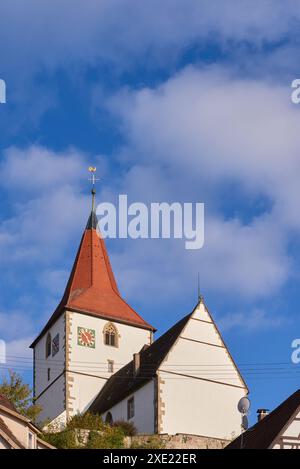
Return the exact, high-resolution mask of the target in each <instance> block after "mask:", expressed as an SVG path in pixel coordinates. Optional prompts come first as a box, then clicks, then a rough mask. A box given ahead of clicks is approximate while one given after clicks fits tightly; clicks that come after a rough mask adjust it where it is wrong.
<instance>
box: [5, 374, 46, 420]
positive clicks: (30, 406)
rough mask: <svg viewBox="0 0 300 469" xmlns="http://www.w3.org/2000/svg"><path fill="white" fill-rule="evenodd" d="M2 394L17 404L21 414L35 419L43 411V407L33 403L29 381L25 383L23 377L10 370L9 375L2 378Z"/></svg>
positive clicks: (16, 406)
mask: <svg viewBox="0 0 300 469" xmlns="http://www.w3.org/2000/svg"><path fill="white" fill-rule="evenodd" d="M0 394H2V395H3V396H5V397H7V399H8V400H9V401H10V402H11V403H12V404H13V405H14V406H15V408H16V410H17V411H18V412H20V414H22V415H24V416H25V417H27V418H29V419H30V420H34V419H35V418H36V417H37V416H38V414H39V413H40V412H41V410H42V409H41V407H40V406H38V405H36V404H34V403H33V398H32V390H31V389H30V387H29V385H28V384H27V383H24V382H23V380H22V377H21V376H20V375H18V374H17V373H15V372H14V371H11V370H9V372H8V377H6V376H4V377H3V378H2V384H0Z"/></svg>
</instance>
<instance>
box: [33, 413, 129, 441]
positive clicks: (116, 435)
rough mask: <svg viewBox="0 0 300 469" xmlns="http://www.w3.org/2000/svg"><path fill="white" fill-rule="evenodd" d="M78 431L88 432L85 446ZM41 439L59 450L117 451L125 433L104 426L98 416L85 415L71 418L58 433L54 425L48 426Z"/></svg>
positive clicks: (118, 428) (116, 427) (120, 429)
mask: <svg viewBox="0 0 300 469" xmlns="http://www.w3.org/2000/svg"><path fill="white" fill-rule="evenodd" d="M77 430H79V431H77ZM80 430H89V431H90V433H89V436H88V441H87V443H86V444H84V436H83V435H82V434H81V433H80ZM128 431H129V430H128ZM131 431H132V428H131ZM42 437H43V439H44V440H45V441H47V442H48V443H50V444H51V445H53V446H55V447H56V448H59V449H74V448H78V449H83V448H95V449H96V448H103V449H114V448H115V449H117V448H123V447H124V437H125V431H124V429H123V428H122V427H120V426H113V427H111V426H109V425H105V424H104V423H103V422H102V419H101V417H100V416H99V415H94V414H90V413H86V414H83V415H79V414H78V415H75V416H74V417H72V418H71V419H70V420H69V422H68V423H67V425H66V428H65V429H64V430H62V431H58V428H57V426H55V425H49V427H48V431H47V432H44V434H43V435H42Z"/></svg>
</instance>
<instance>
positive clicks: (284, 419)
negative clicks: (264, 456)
mask: <svg viewBox="0 0 300 469" xmlns="http://www.w3.org/2000/svg"><path fill="white" fill-rule="evenodd" d="M299 411H300V389H298V391H296V392H295V393H294V394H292V395H291V396H290V397H289V398H288V399H286V400H285V401H284V402H283V403H282V404H280V405H279V406H278V407H277V408H276V409H274V410H273V411H272V412H271V413H270V414H268V415H266V416H265V417H264V418H263V419H262V420H260V421H259V422H257V423H256V424H255V425H254V426H253V427H251V428H249V430H247V431H246V432H244V433H243V441H242V436H241V435H240V436H239V437H238V438H236V439H235V440H234V441H232V442H231V443H230V444H229V445H228V446H226V449H240V448H241V441H242V446H243V449H268V448H269V447H270V445H271V444H272V442H273V441H274V440H275V439H276V438H277V436H278V435H280V433H281V432H282V430H283V429H284V428H285V426H286V425H287V424H288V422H289V420H290V419H291V418H292V417H293V415H294V414H295V413H298V412H299Z"/></svg>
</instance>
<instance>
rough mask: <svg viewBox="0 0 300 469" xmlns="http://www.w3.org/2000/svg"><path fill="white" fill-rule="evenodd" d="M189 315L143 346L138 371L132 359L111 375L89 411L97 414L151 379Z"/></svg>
mask: <svg viewBox="0 0 300 469" xmlns="http://www.w3.org/2000/svg"><path fill="white" fill-rule="evenodd" d="M191 315H192V313H190V314H188V315H187V316H185V317H184V318H183V319H181V320H180V321H178V322H177V323H176V324H175V325H174V326H173V327H171V329H169V330H168V331H167V332H165V333H164V334H163V335H162V336H161V337H159V338H158V339H157V340H156V341H155V342H153V344H152V345H150V346H148V347H143V349H142V350H141V352H140V368H139V371H138V373H135V371H134V362H133V360H132V361H131V362H129V363H128V364H127V365H125V366H124V367H123V368H121V369H120V370H119V371H117V372H116V373H115V374H114V375H112V376H111V378H110V379H109V380H108V381H107V382H106V384H105V385H104V387H103V388H102V390H101V391H100V393H99V394H98V396H97V397H96V399H95V400H94V401H93V402H92V404H91V406H90V408H89V409H88V410H89V412H93V413H98V414H101V413H103V412H105V411H106V410H108V409H109V408H111V407H112V406H113V405H115V404H117V403H118V402H119V401H121V400H122V399H125V398H126V397H127V396H128V395H130V394H132V393H133V392H135V391H136V390H137V389H139V388H140V387H141V386H143V385H144V384H145V383H146V382H147V381H149V380H151V379H152V378H153V377H154V376H155V375H156V372H157V370H158V368H159V366H160V364H161V363H162V361H163V360H164V358H165V357H166V355H167V354H168V352H169V351H170V349H171V348H172V346H173V345H174V343H175V342H176V340H177V338H178V337H179V336H180V334H181V332H182V330H183V328H184V326H185V325H186V324H187V322H188V320H189V319H190V317H191Z"/></svg>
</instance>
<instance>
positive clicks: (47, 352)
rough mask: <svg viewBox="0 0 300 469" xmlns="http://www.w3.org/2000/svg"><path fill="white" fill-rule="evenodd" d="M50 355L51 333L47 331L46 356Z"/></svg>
mask: <svg viewBox="0 0 300 469" xmlns="http://www.w3.org/2000/svg"><path fill="white" fill-rule="evenodd" d="M50 355H51V334H50V332H48V335H47V339H46V358H48V357H49V356H50Z"/></svg>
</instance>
